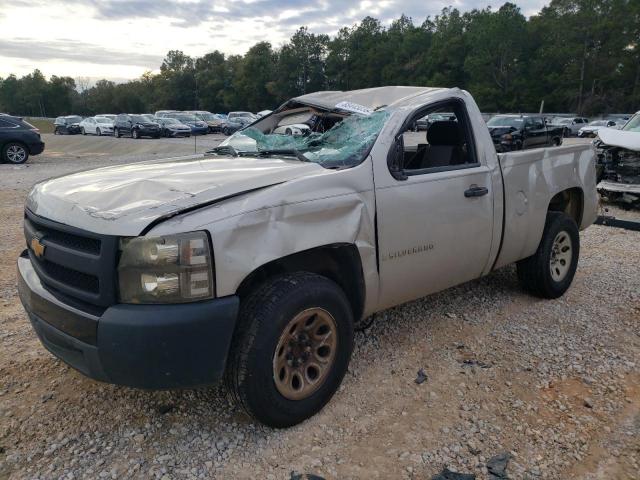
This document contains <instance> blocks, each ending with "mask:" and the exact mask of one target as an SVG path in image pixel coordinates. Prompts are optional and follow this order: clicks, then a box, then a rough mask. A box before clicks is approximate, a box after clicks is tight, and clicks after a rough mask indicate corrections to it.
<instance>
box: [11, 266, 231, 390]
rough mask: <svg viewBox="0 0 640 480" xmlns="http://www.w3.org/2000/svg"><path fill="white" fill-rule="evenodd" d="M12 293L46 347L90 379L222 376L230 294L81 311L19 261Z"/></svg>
mask: <svg viewBox="0 0 640 480" xmlns="http://www.w3.org/2000/svg"><path fill="white" fill-rule="evenodd" d="M18 291H19V294H20V300H21V301H22V304H23V305H24V308H25V310H26V311H27V314H28V316H29V319H30V320H31V324H32V325H33V328H34V330H35V331H36V334H37V335H38V337H39V339H40V341H41V342H42V344H43V345H44V346H45V348H46V349H47V350H49V351H50V352H51V353H52V354H53V355H55V356H56V357H58V358H60V359H61V360H63V361H64V362H65V363H67V364H69V365H70V366H71V367H73V368H75V369H76V370H78V371H80V372H81V373H83V374H84V375H86V376H88V377H90V378H93V379H95V380H99V381H102V382H108V383H114V384H119V385H127V386H130V387H138V388H147V389H168V388H186V387H196V386H201V385H211V384H214V383H217V382H218V381H219V380H220V379H221V377H222V375H223V373H224V369H225V365H226V359H227V354H228V352H229V347H230V344H231V338H232V336H233V331H234V328H235V323H236V317H237V313H238V306H239V299H238V297H236V296H231V297H224V298H219V299H215V300H209V301H205V302H196V303H187V304H180V305H125V304H121V305H114V306H112V307H109V308H107V309H106V310H104V312H102V313H96V312H94V313H88V312H86V311H84V310H81V309H80V308H76V307H75V306H72V305H69V304H67V303H65V302H63V301H62V300H60V299H59V298H57V297H56V296H54V295H53V294H52V293H51V292H49V291H48V290H47V289H45V288H44V286H43V285H42V283H41V282H40V279H39V277H38V275H37V274H36V272H35V270H34V268H33V266H32V264H31V260H30V259H29V258H28V257H25V256H21V257H20V258H19V259H18Z"/></svg>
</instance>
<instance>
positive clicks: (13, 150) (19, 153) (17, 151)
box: [7, 145, 27, 163]
mask: <svg viewBox="0 0 640 480" xmlns="http://www.w3.org/2000/svg"><path fill="white" fill-rule="evenodd" d="M26 156H27V152H26V151H25V149H24V148H23V147H21V146H20V145H10V146H9V148H7V159H9V161H10V162H11V163H21V162H24V159H25V158H26Z"/></svg>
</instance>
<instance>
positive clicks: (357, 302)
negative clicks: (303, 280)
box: [236, 243, 365, 321]
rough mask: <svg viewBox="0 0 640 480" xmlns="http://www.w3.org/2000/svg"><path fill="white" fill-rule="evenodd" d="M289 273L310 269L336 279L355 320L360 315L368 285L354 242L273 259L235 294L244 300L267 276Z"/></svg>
mask: <svg viewBox="0 0 640 480" xmlns="http://www.w3.org/2000/svg"><path fill="white" fill-rule="evenodd" d="M289 272H311V273H316V274H318V275H322V276H325V277H327V278H329V279H331V280H333V281H334V282H336V283H337V284H338V285H339V286H340V287H341V288H342V290H344V293H345V295H346V296H347V299H348V300H349V303H350V304H351V309H352V311H353V318H354V319H355V320H356V321H357V320H359V319H360V318H361V316H362V314H363V312H364V300H365V284H364V274H363V272H362V261H361V259H360V254H359V252H358V249H357V247H356V246H355V245H353V244H347V243H342V244H332V245H325V246H322V247H316V248H312V249H310V250H304V251H302V252H298V253H294V254H292V255H288V256H286V257H283V258H279V259H277V260H273V261H272V262H269V263H267V264H265V265H262V266H261V267H259V268H258V269H256V270H254V271H253V272H251V273H250V274H249V275H248V276H247V277H246V278H245V279H244V280H243V281H242V283H241V284H240V286H239V287H238V290H237V291H236V293H237V294H238V296H239V297H240V299H243V298H245V297H246V296H247V295H249V294H250V293H251V292H252V291H253V290H254V289H255V288H256V287H257V286H258V285H260V284H261V283H263V282H264V281H265V280H266V279H267V278H270V277H272V276H274V275H280V274H283V273H289Z"/></svg>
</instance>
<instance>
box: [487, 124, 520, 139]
mask: <svg viewBox="0 0 640 480" xmlns="http://www.w3.org/2000/svg"><path fill="white" fill-rule="evenodd" d="M514 131H516V129H515V128H514V127H507V126H495V127H489V134H490V135H491V136H492V137H501V136H502V135H504V134H505V133H511V132H514Z"/></svg>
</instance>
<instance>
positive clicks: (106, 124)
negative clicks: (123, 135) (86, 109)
mask: <svg viewBox="0 0 640 480" xmlns="http://www.w3.org/2000/svg"><path fill="white" fill-rule="evenodd" d="M80 131H81V132H82V134H83V135H87V134H91V135H113V120H111V119H110V118H107V117H98V116H95V117H87V118H85V119H84V120H82V121H81V122H80Z"/></svg>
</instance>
